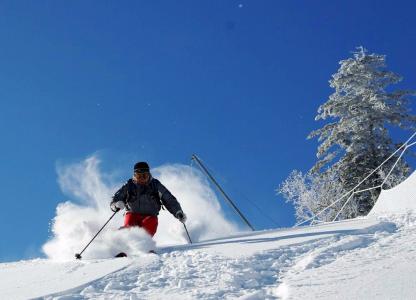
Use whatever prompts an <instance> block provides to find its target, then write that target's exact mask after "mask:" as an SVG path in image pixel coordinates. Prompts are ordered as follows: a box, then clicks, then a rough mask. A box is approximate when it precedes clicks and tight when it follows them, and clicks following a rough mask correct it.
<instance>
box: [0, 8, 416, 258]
mask: <svg viewBox="0 0 416 300" xmlns="http://www.w3.org/2000/svg"><path fill="white" fill-rule="evenodd" d="M415 9H416V5H415V4H413V1H273V0H270V1H266V0H265V1H247V0H241V1H232V0H218V1H216V0H209V1H195V0H192V1H157V0H152V1H1V2H0V39H1V41H2V43H1V46H0V137H1V140H0V143H1V145H0V146H1V147H0V159H1V167H0V182H1V193H2V196H1V200H2V209H1V213H0V233H1V247H0V261H1V260H14V259H19V258H27V257H30V256H33V255H35V254H36V253H38V251H37V249H38V248H39V247H40V246H41V245H42V244H43V243H44V242H45V241H46V239H47V237H48V234H49V233H48V223H49V222H50V220H51V219H52V218H53V217H54V215H55V208H56V205H57V204H58V203H59V202H62V201H63V200H66V199H67V197H66V196H65V195H63V194H62V193H61V191H60V190H59V186H58V184H57V182H56V179H57V174H56V164H57V163H58V162H64V163H66V162H71V161H79V160H82V159H84V158H86V157H87V156H88V155H91V154H93V153H96V152H99V153H100V155H101V157H102V159H103V166H102V167H103V168H104V169H105V170H114V169H118V170H125V176H126V177H127V176H129V175H130V171H131V164H132V163H134V162H135V161H137V160H148V161H149V162H150V164H151V165H153V166H157V165H160V164H164V163H183V164H189V163H190V157H191V154H192V153H197V154H198V155H199V156H200V157H201V158H202V159H203V160H204V161H205V162H206V163H207V164H208V166H209V167H210V168H211V169H213V170H214V173H215V175H216V176H217V179H218V180H219V181H220V182H221V183H222V184H223V185H224V188H225V189H226V190H228V191H229V192H230V194H231V195H233V196H234V197H235V200H236V202H237V203H238V204H239V206H240V208H241V209H242V210H243V211H244V212H245V213H246V214H247V217H248V218H249V219H250V220H251V221H252V223H253V224H254V225H255V227H257V228H259V229H265V228H272V227H276V225H275V224H273V223H272V222H270V221H269V220H268V219H264V217H262V215H261V214H260V213H259V212H258V211H257V210H256V209H254V208H252V207H251V205H250V203H249V202H247V200H245V199H244V197H246V198H248V199H251V200H252V201H255V202H256V203H257V205H259V206H260V207H262V208H263V209H264V210H266V211H267V212H268V214H269V215H270V216H271V217H272V218H273V219H274V220H275V221H276V222H277V223H278V224H279V225H280V226H291V225H293V223H294V216H293V209H292V208H291V206H290V205H288V204H285V203H284V202H283V200H282V198H280V197H278V196H276V195H275V189H276V187H277V186H278V185H279V184H280V183H281V182H282V180H284V179H285V178H286V177H287V175H288V174H289V173H290V171H291V170H293V169H300V170H304V171H305V170H308V169H309V168H310V167H311V166H312V165H313V163H314V162H315V153H316V146H317V144H316V141H306V139H305V138H306V136H307V134H308V133H309V132H310V131H311V130H313V129H316V128H318V127H319V126H320V125H322V124H320V123H318V122H315V121H314V117H315V114H316V111H317V108H318V106H319V105H320V104H321V103H323V102H325V101H326V99H327V97H328V95H329V94H330V93H331V92H332V90H331V89H330V88H329V86H328V80H329V79H330V76H331V75H332V74H333V73H335V72H336V70H337V69H338V61H339V60H341V59H344V58H347V57H349V56H350V52H351V51H352V50H354V48H355V47H356V46H359V45H363V46H364V47H366V48H367V49H369V51H370V52H377V53H380V54H386V55H387V63H388V66H389V69H390V70H392V71H395V72H397V73H399V74H401V75H402V76H403V77H404V81H403V82H402V83H401V84H400V85H399V86H398V87H400V88H413V89H415V88H416V74H415V70H416V60H415V58H414V55H415V53H416V30H415V28H416V26H415V19H414V12H415ZM409 134H410V133H409ZM407 135H408V133H406V134H405V135H404V136H407ZM242 195H244V196H242Z"/></svg>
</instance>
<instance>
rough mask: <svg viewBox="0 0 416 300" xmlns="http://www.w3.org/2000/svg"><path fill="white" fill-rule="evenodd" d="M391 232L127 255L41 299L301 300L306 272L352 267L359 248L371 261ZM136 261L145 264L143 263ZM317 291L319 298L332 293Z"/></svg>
mask: <svg viewBox="0 0 416 300" xmlns="http://www.w3.org/2000/svg"><path fill="white" fill-rule="evenodd" d="M395 230H396V226H395V225H394V224H393V223H389V222H381V223H379V224H378V225H375V226H373V227H369V228H367V229H364V230H356V231H354V232H353V233H351V232H348V235H347V234H342V233H336V234H333V235H330V236H325V237H320V238H316V239H314V240H310V241H307V242H302V243H298V244H292V245H289V246H282V247H278V248H275V249H271V250H265V251H261V252H258V253H256V254H254V255H252V256H246V257H244V256H242V257H238V258H231V257H229V256H225V255H221V254H215V253H212V252H209V251H208V252H207V251H204V250H200V249H196V250H194V249H186V248H183V249H182V250H181V249H180V250H174V248H173V250H172V249H169V250H168V249H167V250H166V253H162V254H160V255H153V254H144V255H143V257H135V258H128V259H131V260H132V264H131V265H130V266H129V267H128V268H126V269H123V270H121V271H119V272H115V273H112V274H109V275H107V276H105V277H104V278H102V279H100V280H97V281H95V282H92V283H90V284H87V285H84V286H82V287H80V288H79V289H74V290H72V291H71V292H67V293H61V294H60V295H55V296H50V297H46V299H56V300H57V299H59V300H63V299H292V298H293V299H306V298H308V291H310V289H311V286H312V285H313V284H315V283H312V281H316V280H317V279H318V278H316V276H315V275H314V276H313V277H310V276H309V275H308V273H310V272H311V270H314V271H313V272H316V270H317V269H325V268H326V267H327V266H331V264H333V263H336V262H340V261H344V260H346V261H348V263H349V264H351V265H354V258H355V257H357V255H358V254H357V251H362V252H363V253H360V254H359V255H361V257H364V258H363V259H364V260H365V259H373V256H372V251H370V252H369V254H368V255H366V252H368V249H370V248H372V247H386V245H384V244H387V245H389V244H390V243H392V242H394V241H393V240H394V239H395V237H394V236H395V233H394V232H395ZM393 237H394V238H393ZM383 245H384V246H383ZM141 259H145V260H148V261H149V263H147V264H145V265H143V264H141V263H139V261H140V260H141ZM361 260H362V259H361ZM135 261H137V262H135ZM355 261H357V262H360V259H358V258H357V259H355ZM340 271H341V272H340ZM332 272H333V274H332V275H331V276H332V277H331V278H332V280H333V281H337V280H338V281H342V280H346V279H348V276H351V271H350V272H349V273H345V274H344V272H342V269H341V270H335V271H332ZM353 274H354V273H353ZM357 275H359V274H357ZM346 276H347V277H346ZM326 277H328V276H326ZM318 281H319V280H318ZM316 284H317V285H318V286H319V285H320V283H319V282H318V283H316ZM332 288H333V287H332ZM318 289H321V290H322V292H321V293H320V294H319V291H318V292H317V294H318V295H320V296H321V298H331V296H336V294H331V293H330V291H329V292H327V293H326V292H325V289H322V288H321V287H319V288H318ZM335 290H336V289H333V290H332V292H333V293H335V292H334V291H335ZM295 291H296V293H295ZM318 298H319V297H318Z"/></svg>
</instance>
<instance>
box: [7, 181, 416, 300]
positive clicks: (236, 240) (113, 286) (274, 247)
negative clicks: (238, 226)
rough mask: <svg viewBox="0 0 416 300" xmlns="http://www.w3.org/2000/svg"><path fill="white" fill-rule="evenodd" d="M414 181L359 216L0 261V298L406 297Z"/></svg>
mask: <svg viewBox="0 0 416 300" xmlns="http://www.w3.org/2000/svg"><path fill="white" fill-rule="evenodd" d="M415 186H416V176H412V177H410V178H409V179H408V180H407V181H405V182H404V183H402V184H401V185H399V186H398V187H396V188H394V190H392V191H384V192H383V193H382V196H381V197H380V199H379V201H378V202H377V204H376V206H375V207H374V211H373V212H372V213H371V214H370V215H369V216H367V217H366V218H358V219H354V220H347V221H341V222H334V223H327V224H320V225H316V226H310V227H298V228H291V229H279V230H271V231H262V232H253V233H244V234H240V235H234V236H230V237H227V238H223V239H215V240H209V241H205V242H201V243H196V244H193V245H176V246H170V247H164V248H160V249H158V252H159V254H158V255H155V254H148V253H143V254H138V255H136V256H132V257H129V258H120V259H101V260H83V261H75V260H74V261H66V262H58V261H52V260H45V259H37V260H31V261H21V262H15V263H3V264H0V299H28V298H36V297H42V298H46V299H414V298H415V295H416V276H414V274H416V251H415V245H416V214H415V213H414V209H415V208H416V204H415V203H414V202H415V201H413V198H412V197H414V195H415V194H414V193H413V192H409V190H410V191H413V188H414V187H415ZM383 194H385V195H389V196H388V197H386V196H383ZM391 202H393V203H394V204H395V205H394V207H395V209H394V210H392V209H389V207H390V206H389V205H391ZM400 207H401V208H400ZM191 234H192V232H191Z"/></svg>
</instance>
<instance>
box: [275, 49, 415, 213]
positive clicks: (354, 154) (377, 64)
mask: <svg viewBox="0 0 416 300" xmlns="http://www.w3.org/2000/svg"><path fill="white" fill-rule="evenodd" d="M400 80H401V77H400V76H399V75H397V74H395V73H393V72H390V71H388V70H386V62H385V56H384V55H379V54H368V53H367V51H366V50H365V49H364V48H363V47H359V48H358V50H357V51H356V52H353V57H352V58H348V59H346V60H342V61H340V68H339V70H338V72H337V73H335V74H334V75H333V76H332V79H331V80H330V81H329V83H330V86H331V87H332V88H334V89H335V92H334V93H333V94H331V95H330V96H329V99H328V101H327V102H326V103H324V104H323V105H321V106H320V107H319V110H318V115H317V116H316V118H315V119H316V120H326V119H332V122H330V123H327V124H326V125H325V126H324V127H322V128H320V129H318V130H315V131H313V132H312V133H311V134H310V135H309V136H308V138H314V137H318V141H319V142H320V145H319V147H318V152H317V157H318V162H317V163H316V164H315V166H314V167H313V168H312V169H311V170H310V171H309V172H308V173H307V174H305V175H303V174H302V173H301V172H299V171H294V172H292V174H291V175H290V176H289V177H288V178H287V179H286V181H285V182H284V183H283V184H282V185H281V186H280V187H279V189H278V192H279V193H281V194H283V196H284V197H285V198H286V200H287V201H290V202H292V203H293V204H294V206H295V209H296V215H297V219H298V220H306V219H308V218H309V217H310V216H313V215H315V214H316V213H318V212H320V211H321V210H322V209H323V208H325V207H327V206H328V205H329V204H330V203H332V202H334V201H335V200H336V199H338V198H339V197H340V196H341V195H343V194H345V193H346V192H348V191H350V190H352V189H353V188H354V187H355V186H356V185H357V184H358V183H359V182H361V181H362V180H363V179H364V178H365V177H366V176H367V175H369V174H370V173H371V172H372V171H373V170H374V169H376V168H377V167H378V166H379V165H380V164H381V163H382V162H384V161H385V160H386V159H387V158H388V157H389V156H390V155H391V154H392V153H393V152H394V151H395V150H396V149H397V148H398V147H399V146H400V145H401V144H395V143H394V142H393V140H392V138H391V136H390V130H391V129H392V128H393V127H399V128H401V129H413V130H414V128H415V127H414V125H415V122H416V117H415V116H414V115H412V114H411V113H410V108H409V101H410V100H409V98H410V96H412V95H415V93H414V91H406V90H396V91H391V89H390V85H392V84H396V83H398V82H399V81H400ZM397 157H398V155H396V156H395V157H393V158H392V159H391V160H389V161H388V162H387V163H386V164H385V165H384V167H383V168H382V169H381V170H379V171H378V172H375V173H374V175H373V176H371V177H369V178H368V179H367V180H366V181H365V182H364V183H363V184H362V185H361V186H360V187H359V189H358V190H363V189H366V188H370V187H375V186H379V185H380V184H381V183H382V182H383V180H384V179H385V178H386V175H387V174H388V172H389V171H390V169H391V168H392V167H393V165H394V163H395V161H396V159H397ZM409 173H410V167H409V165H408V164H407V163H406V162H405V161H404V159H401V160H400V161H399V162H398V164H397V166H396V167H395V168H394V170H393V172H392V174H391V176H389V178H387V179H386V183H385V187H387V188H390V187H393V186H394V185H396V184H398V183H399V182H401V181H402V180H404V179H405V178H406V177H407V176H408V175H409ZM356 191H357V190H356ZM379 193H380V189H373V190H369V191H365V192H360V193H356V194H354V195H353V197H352V199H351V201H349V202H348V204H347V205H346V206H345V208H344V210H343V212H342V213H341V215H340V216H339V217H340V218H341V219H344V218H351V217H355V216H357V215H364V214H367V213H368V212H369V210H370V209H371V207H372V206H373V204H374V202H375V201H376V199H377V197H378V195H379ZM345 200H346V199H345ZM343 204H344V200H342V201H340V202H338V203H337V204H336V205H334V206H333V207H331V208H330V209H329V210H328V211H325V212H324V213H322V214H321V215H320V216H317V219H318V220H323V221H328V220H331V219H332V218H333V217H334V216H336V214H337V211H339V209H340V208H341V207H342V205H343Z"/></svg>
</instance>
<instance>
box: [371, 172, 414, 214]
mask: <svg viewBox="0 0 416 300" xmlns="http://www.w3.org/2000/svg"><path fill="white" fill-rule="evenodd" d="M409 211H416V171H415V172H413V173H412V175H410V176H409V177H408V178H407V179H406V180H405V181H403V182H402V183H400V184H399V185H397V186H395V187H394V188H392V189H389V190H382V191H381V193H380V196H379V198H378V200H377V202H376V204H375V205H374V207H373V209H372V210H371V211H370V213H369V215H370V216H371V215H385V214H397V213H399V214H404V213H408V212H409Z"/></svg>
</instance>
